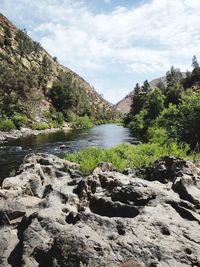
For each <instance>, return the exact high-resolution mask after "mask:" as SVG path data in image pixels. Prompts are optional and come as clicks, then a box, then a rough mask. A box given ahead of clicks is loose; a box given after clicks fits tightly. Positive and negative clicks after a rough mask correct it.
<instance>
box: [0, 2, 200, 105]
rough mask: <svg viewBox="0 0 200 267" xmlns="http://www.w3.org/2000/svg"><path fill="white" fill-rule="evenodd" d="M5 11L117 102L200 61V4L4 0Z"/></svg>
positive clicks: (64, 61) (44, 45)
mask: <svg viewBox="0 0 200 267" xmlns="http://www.w3.org/2000/svg"><path fill="white" fill-rule="evenodd" d="M0 12H2V13H3V14H4V15H6V16H7V17H8V18H9V19H10V20H12V22H14V24H15V25H17V26H18V27H19V28H21V29H24V28H26V30H27V31H28V34H29V35H30V36H31V37H32V38H33V39H34V40H36V41H38V42H40V43H41V44H42V46H43V47H44V48H45V49H46V50H47V51H48V52H49V53H51V54H52V55H53V56H57V58H58V60H59V62H60V63H62V64H64V65H66V66H68V67H69V68H71V69H72V70H74V71H75V72H77V73H79V74H80V75H81V76H82V77H83V78H85V79H86V80H87V81H88V82H89V83H90V84H91V85H93V86H94V87H95V88H96V89H97V91H98V92H100V93H102V94H103V96H104V97H105V98H106V99H107V100H109V101H110V102H112V103H116V102H117V101H119V100H120V99H121V98H122V97H124V96H125V95H126V94H127V93H129V92H130V91H131V90H132V89H133V87H134V85H135V83H136V82H140V83H142V82H143V81H144V80H146V79H148V80H149V81H150V80H151V79H153V78H157V77H159V76H163V75H164V74H165V72H166V71H167V70H168V69H169V68H170V67H171V66H172V65H174V66H175V67H177V68H180V69H181V70H182V71H185V70H186V69H190V66H191V59H192V56H193V55H194V54H195V55H196V56H197V58H198V57H199V58H200V26H199V25H200V0H175V1H173V0H35V1H31V0H15V1H14V0H0Z"/></svg>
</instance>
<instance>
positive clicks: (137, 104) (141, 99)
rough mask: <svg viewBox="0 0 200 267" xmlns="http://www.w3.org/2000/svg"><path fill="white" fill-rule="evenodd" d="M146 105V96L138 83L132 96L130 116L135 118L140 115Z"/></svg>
mask: <svg viewBox="0 0 200 267" xmlns="http://www.w3.org/2000/svg"><path fill="white" fill-rule="evenodd" d="M144 103H145V94H144V92H143V91H142V88H141V87H140V86H139V84H138V83H137V84H136V86H135V88H134V93H133V96H132V104H131V110H130V114H131V115H132V116H135V115H136V114H138V113H139V112H140V111H141V110H142V108H143V107H144Z"/></svg>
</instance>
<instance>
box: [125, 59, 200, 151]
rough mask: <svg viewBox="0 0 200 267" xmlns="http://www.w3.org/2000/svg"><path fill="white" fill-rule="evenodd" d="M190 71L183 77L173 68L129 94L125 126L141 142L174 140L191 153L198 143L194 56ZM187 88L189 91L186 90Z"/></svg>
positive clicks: (199, 106) (199, 80)
mask: <svg viewBox="0 0 200 267" xmlns="http://www.w3.org/2000/svg"><path fill="white" fill-rule="evenodd" d="M192 65H193V68H194V69H193V71H192V72H191V73H189V72H188V73H187V74H186V77H185V78H184V77H183V75H182V74H181V72H180V71H179V70H177V69H175V68H174V67H172V68H171V70H170V71H168V72H167V74H166V84H164V83H162V82H160V83H158V84H157V88H155V89H151V88H150V87H149V85H148V82H147V81H145V83H144V84H143V86H142V87H140V86H139V85H138V84H137V85H136V87H135V91H134V94H133V102H132V106H131V111H130V113H129V114H128V116H127V117H126V118H125V124H127V125H128V126H129V127H130V128H131V129H133V131H134V133H135V134H136V136H137V137H138V138H139V139H141V140H143V141H144V142H153V143H154V142H159V143H163V144H169V143H170V142H172V141H174V140H176V141H177V142H178V143H186V144H189V145H190V148H191V149H192V150H193V149H195V147H196V146H197V145H198V144H199V142H200V127H199V125H200V67H199V64H198V62H197V59H196V57H195V56H194V57H193V61H192ZM189 87H190V88H189Z"/></svg>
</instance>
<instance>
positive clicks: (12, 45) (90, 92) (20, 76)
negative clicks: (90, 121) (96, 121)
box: [0, 14, 115, 121]
mask: <svg viewBox="0 0 200 267" xmlns="http://www.w3.org/2000/svg"><path fill="white" fill-rule="evenodd" d="M0 70H1V72H0V100H2V103H4V102H6V101H7V100H8V102H9V104H10V102H11V101H13V102H14V104H15V106H17V108H18V109H19V111H20V112H22V113H25V114H26V115H27V116H28V117H29V118H30V119H31V120H35V121H40V120H42V118H43V113H44V112H45V111H49V109H50V108H51V106H52V104H51V100H50V99H49V97H48V96H47V95H48V91H49V90H50V89H51V88H52V86H53V84H54V83H55V82H56V81H58V80H59V78H60V77H61V76H65V77H67V79H68V85H67V86H69V87H70V90H71V94H73V93H74V96H76V97H77V92H78V94H79V99H78V98H77V100H76V102H79V103H76V107H75V106H73V107H72V111H74V112H75V113H77V114H79V115H82V113H83V114H84V113H86V109H90V114H91V113H92V115H93V116H94V117H95V116H96V117H98V116H99V115H100V117H101V115H102V117H103V116H104V117H112V116H114V113H115V111H114V109H113V108H112V107H111V106H110V105H109V103H108V102H107V101H106V100H104V99H103V98H102V97H101V96H100V95H99V94H98V93H97V92H96V91H95V89H94V88H93V87H91V86H90V84H89V83H87V82H86V81H85V80H84V79H83V78H81V77H80V76H79V75H78V74H76V73H75V72H73V71H72V70H70V69H69V68H67V67H65V66H62V65H61V64H59V63H58V62H57V59H56V58H53V57H52V56H51V55H49V54H48V53H47V51H45V50H44V49H43V48H42V47H41V45H40V44H39V43H37V42H34V41H32V40H31V38H30V37H29V36H28V35H27V34H26V32H25V31H21V30H19V29H17V28H16V27H15V26H14V25H13V24H12V23H11V22H10V21H9V20H8V19H7V18H6V17H4V16H3V15H2V14H0ZM6 76H7V77H6ZM5 94H6V95H7V98H8V99H7V100H6V99H5ZM11 98H13V99H12V100H11ZM14 98H18V99H17V100H16V99H14ZM4 104H5V103H4ZM4 106H5V105H4ZM10 106H12V105H10ZM86 106H87V108H86ZM0 108H1V107H0ZM2 113H5V115H9V114H8V113H9V111H5V110H3V111H2ZM88 113H89V112H88Z"/></svg>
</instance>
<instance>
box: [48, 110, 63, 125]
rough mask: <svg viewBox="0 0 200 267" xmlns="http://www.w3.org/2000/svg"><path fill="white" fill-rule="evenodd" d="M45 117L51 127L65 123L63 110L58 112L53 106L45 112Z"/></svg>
mask: <svg viewBox="0 0 200 267" xmlns="http://www.w3.org/2000/svg"><path fill="white" fill-rule="evenodd" d="M43 115H44V117H45V118H46V120H47V123H48V125H49V128H59V127H61V126H62V125H63V123H64V116H63V113H62V112H56V111H55V109H53V108H51V109H50V111H46V112H44V114H43Z"/></svg>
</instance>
